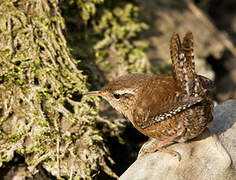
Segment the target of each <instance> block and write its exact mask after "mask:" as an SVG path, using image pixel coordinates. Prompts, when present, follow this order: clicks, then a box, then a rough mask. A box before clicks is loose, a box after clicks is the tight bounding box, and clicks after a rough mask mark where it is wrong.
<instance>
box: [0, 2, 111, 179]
mask: <svg viewBox="0 0 236 180" xmlns="http://www.w3.org/2000/svg"><path fill="white" fill-rule="evenodd" d="M58 4H59V2H58V1H57V0H31V1H28V0H18V1H8V0H4V1H1V2H0V69H1V71H0V115H1V118H0V167H1V166H2V165H3V163H6V162H9V161H11V160H12V159H13V157H14V154H15V153H17V154H20V155H22V156H23V157H24V158H25V163H26V164H27V165H28V170H29V171H30V172H32V173H36V172H37V166H38V165H39V164H42V166H43V167H44V168H45V169H46V170H47V171H48V172H49V173H51V174H52V175H54V176H57V178H61V177H73V179H76V178H91V177H92V176H93V175H94V174H96V173H97V172H98V171H99V170H102V171H105V172H106V173H108V174H110V175H112V176H114V174H113V173H112V171H111V170H110V169H109V168H108V166H107V165H106V163H105V159H109V158H110V157H109V155H108V150H107V149H106V147H105V145H104V142H103V136H102V134H100V132H99V131H98V130H97V129H96V123H98V122H101V121H103V119H102V118H100V117H99V115H98V111H97V102H98V99H91V98H89V97H88V98H82V93H83V92H85V91H87V86H88V84H87V83H86V76H85V75H83V74H82V71H81V70H79V67H78V66H79V61H78V60H76V59H74V58H73V57H72V56H71V55H70V52H69V49H68V47H67V43H66V40H65V38H64V35H63V32H62V31H63V29H65V25H64V19H63V18H62V16H61V13H60V10H59V8H58ZM107 124H109V123H107Z"/></svg>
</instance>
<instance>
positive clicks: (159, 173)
mask: <svg viewBox="0 0 236 180" xmlns="http://www.w3.org/2000/svg"><path fill="white" fill-rule="evenodd" d="M148 143H150V142H148ZM145 145H147V144H145ZM145 145H144V146H145ZM169 148H170V149H174V150H175V151H178V152H179V153H180V154H181V157H182V160H181V161H180V162H179V161H178V160H177V158H175V157H172V156H170V155H169V154H167V153H164V152H159V151H157V152H155V153H146V154H140V155H139V157H138V159H137V160H136V161H135V162H134V163H133V164H132V165H131V166H130V167H129V168H128V169H127V170H126V171H125V172H124V174H123V175H122V176H121V177H120V180H128V179H132V180H143V179H148V180H152V179H153V180H154V179H155V180H162V179H163V180H186V179H191V180H195V179H197V180H198V179H201V180H211V179H214V180H224V179H225V180H226V179H227V180H235V179H236V163H235V161H236V101H235V100H228V101H226V102H224V103H223V104H221V105H218V106H216V107H215V110H214V121H213V122H212V123H211V124H210V125H209V130H206V131H205V132H204V133H203V134H202V135H201V136H200V137H198V138H196V139H194V140H192V141H190V142H188V143H176V144H173V145H170V146H169Z"/></svg>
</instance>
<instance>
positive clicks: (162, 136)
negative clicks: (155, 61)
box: [86, 32, 213, 159]
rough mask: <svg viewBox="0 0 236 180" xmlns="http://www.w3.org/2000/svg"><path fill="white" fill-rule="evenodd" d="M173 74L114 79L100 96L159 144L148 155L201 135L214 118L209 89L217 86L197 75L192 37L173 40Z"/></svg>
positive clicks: (94, 93)
mask: <svg viewBox="0 0 236 180" xmlns="http://www.w3.org/2000/svg"><path fill="white" fill-rule="evenodd" d="M170 55H171V60H172V64H173V71H172V74H170V75H148V74H128V75H124V76H121V77H119V78H117V79H115V80H114V81H111V82H110V83H108V84H107V85H106V86H104V87H103V88H102V90H101V91H92V92H88V93H86V94H90V95H97V96H101V97H103V98H104V99H106V100H107V101H108V102H109V103H110V104H111V106H112V107H114V108H115V109H116V110H117V111H119V112H120V113H122V114H123V115H124V116H125V117H126V118H127V119H128V120H129V121H130V122H131V123H132V124H133V126H134V127H135V128H136V129H137V130H138V131H140V132H141V133H143V134H144V135H146V136H149V137H152V138H156V139H159V140H161V142H160V143H158V144H155V145H153V146H152V147H151V148H146V149H144V151H145V152H154V151H156V150H161V151H167V152H169V153H171V154H173V155H178V156H179V159H180V157H181V156H180V154H179V153H177V152H176V151H172V150H169V149H167V148H166V147H165V146H166V145H167V144H168V143H170V142H185V141H187V140H189V139H192V138H194V137H197V136H198V135H200V134H201V133H202V132H203V131H204V129H205V128H206V127H207V124H208V123H209V122H211V121H212V120H213V116H212V111H213V101H212V98H211V94H210V90H211V89H212V88H213V82H212V81H211V80H210V79H208V78H206V77H203V76H200V75H197V73H196V72H195V64H194V54H193V35H192V33H191V32H188V33H186V35H185V37H184V39H183V42H182V43H181V41H180V38H179V36H178V34H177V33H174V34H173V35H172V38H171V40H170Z"/></svg>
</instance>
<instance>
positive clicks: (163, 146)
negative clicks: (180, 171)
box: [142, 128, 186, 161]
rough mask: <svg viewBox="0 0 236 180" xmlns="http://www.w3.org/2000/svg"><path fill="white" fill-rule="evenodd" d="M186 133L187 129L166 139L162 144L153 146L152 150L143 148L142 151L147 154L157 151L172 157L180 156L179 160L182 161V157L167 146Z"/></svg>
mask: <svg viewBox="0 0 236 180" xmlns="http://www.w3.org/2000/svg"><path fill="white" fill-rule="evenodd" d="M185 131H186V130H185V128H182V129H180V130H179V131H178V132H177V133H176V134H174V135H172V136H170V137H168V138H166V139H165V140H163V141H161V142H160V143H157V144H154V145H152V147H150V148H143V149H142V151H143V152H147V153H150V152H155V151H157V150H159V151H164V152H167V153H169V154H171V155H172V156H178V160H179V161H180V160H181V155H180V154H179V153H178V152H177V151H174V150H170V149H167V148H166V147H165V145H167V144H168V143H169V142H172V141H173V140H174V139H175V138H177V137H179V136H180V135H182V134H183V133H184V132H185Z"/></svg>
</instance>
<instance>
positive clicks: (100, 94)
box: [83, 91, 103, 96]
mask: <svg viewBox="0 0 236 180" xmlns="http://www.w3.org/2000/svg"><path fill="white" fill-rule="evenodd" d="M83 95H92V96H103V94H102V92H101V91H90V92H86V93H84V94H83Z"/></svg>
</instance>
